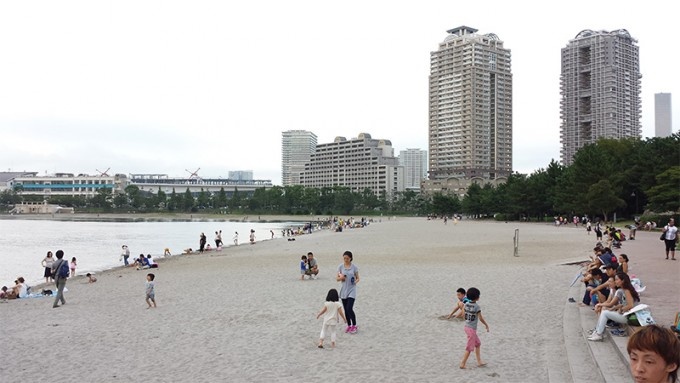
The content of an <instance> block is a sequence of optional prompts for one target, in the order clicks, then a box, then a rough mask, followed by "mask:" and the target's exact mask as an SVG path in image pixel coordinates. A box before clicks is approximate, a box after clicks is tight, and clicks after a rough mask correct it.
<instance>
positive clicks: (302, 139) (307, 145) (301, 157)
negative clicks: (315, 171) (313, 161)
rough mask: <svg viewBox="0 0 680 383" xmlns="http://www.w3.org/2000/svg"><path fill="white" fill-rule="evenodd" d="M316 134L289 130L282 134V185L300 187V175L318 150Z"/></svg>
mask: <svg viewBox="0 0 680 383" xmlns="http://www.w3.org/2000/svg"><path fill="white" fill-rule="evenodd" d="M316 144H317V137H316V134H314V133H312V132H309V131H306V130H288V131H285V132H283V133H282V134H281V184H282V185H283V186H290V185H300V173H302V172H303V171H304V170H305V165H306V164H307V163H308V162H309V159H310V157H311V156H312V154H313V153H314V151H315V150H316Z"/></svg>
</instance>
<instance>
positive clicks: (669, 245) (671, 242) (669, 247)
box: [664, 239, 675, 251]
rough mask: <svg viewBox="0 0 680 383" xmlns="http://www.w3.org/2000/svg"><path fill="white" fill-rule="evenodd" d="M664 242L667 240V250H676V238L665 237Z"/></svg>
mask: <svg viewBox="0 0 680 383" xmlns="http://www.w3.org/2000/svg"><path fill="white" fill-rule="evenodd" d="M664 242H666V251H669V250H671V251H675V240H674V239H671V240H668V239H664Z"/></svg>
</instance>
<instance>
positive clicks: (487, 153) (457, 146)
mask: <svg viewBox="0 0 680 383" xmlns="http://www.w3.org/2000/svg"><path fill="white" fill-rule="evenodd" d="M447 32H448V36H447V37H446V38H445V39H444V41H443V42H441V43H440V44H439V49H438V50H437V51H434V52H431V53H430V78H429V96H430V100H429V152H430V153H429V156H430V159H429V179H430V180H446V179H450V178H456V179H471V178H481V179H485V180H494V179H498V178H504V177H507V176H508V175H510V174H511V173H512V73H511V70H510V64H511V62H510V50H509V49H506V48H504V47H503V42H502V41H501V40H500V39H499V38H498V36H496V35H495V34H493V33H488V34H478V33H477V30H476V29H474V28H470V27H466V26H461V27H458V28H454V29H451V30H448V31H447Z"/></svg>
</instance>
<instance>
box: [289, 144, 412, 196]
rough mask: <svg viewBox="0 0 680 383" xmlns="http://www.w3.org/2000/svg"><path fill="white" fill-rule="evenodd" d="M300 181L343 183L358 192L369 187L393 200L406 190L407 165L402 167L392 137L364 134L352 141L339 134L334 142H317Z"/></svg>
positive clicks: (329, 184) (320, 184)
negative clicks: (393, 146)
mask: <svg viewBox="0 0 680 383" xmlns="http://www.w3.org/2000/svg"><path fill="white" fill-rule="evenodd" d="M300 183H301V184H302V185H304V186H306V187H313V188H324V187H333V186H343V187H347V188H349V189H350V190H351V191H353V192H356V193H362V192H363V191H364V190H365V189H369V190H371V191H372V192H373V194H375V195H376V196H379V197H383V196H384V197H385V198H388V199H390V198H392V197H393V196H394V193H395V192H400V191H403V190H404V168H403V167H401V166H399V159H398V158H397V157H395V156H394V149H393V148H392V142H390V140H378V139H373V138H371V135H370V134H368V133H361V134H359V137H357V138H352V139H350V140H348V139H346V138H345V137H336V138H335V140H334V141H333V142H330V143H327V144H319V145H317V146H316V151H315V152H314V154H312V156H311V158H310V159H309V163H308V164H307V165H306V166H305V171H304V172H303V173H302V174H301V175H300Z"/></svg>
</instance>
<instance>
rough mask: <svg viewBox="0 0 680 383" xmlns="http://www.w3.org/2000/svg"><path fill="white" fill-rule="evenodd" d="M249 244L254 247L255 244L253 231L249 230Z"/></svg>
mask: <svg viewBox="0 0 680 383" xmlns="http://www.w3.org/2000/svg"><path fill="white" fill-rule="evenodd" d="M250 244H251V245H254V244H255V230H254V229H250Z"/></svg>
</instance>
